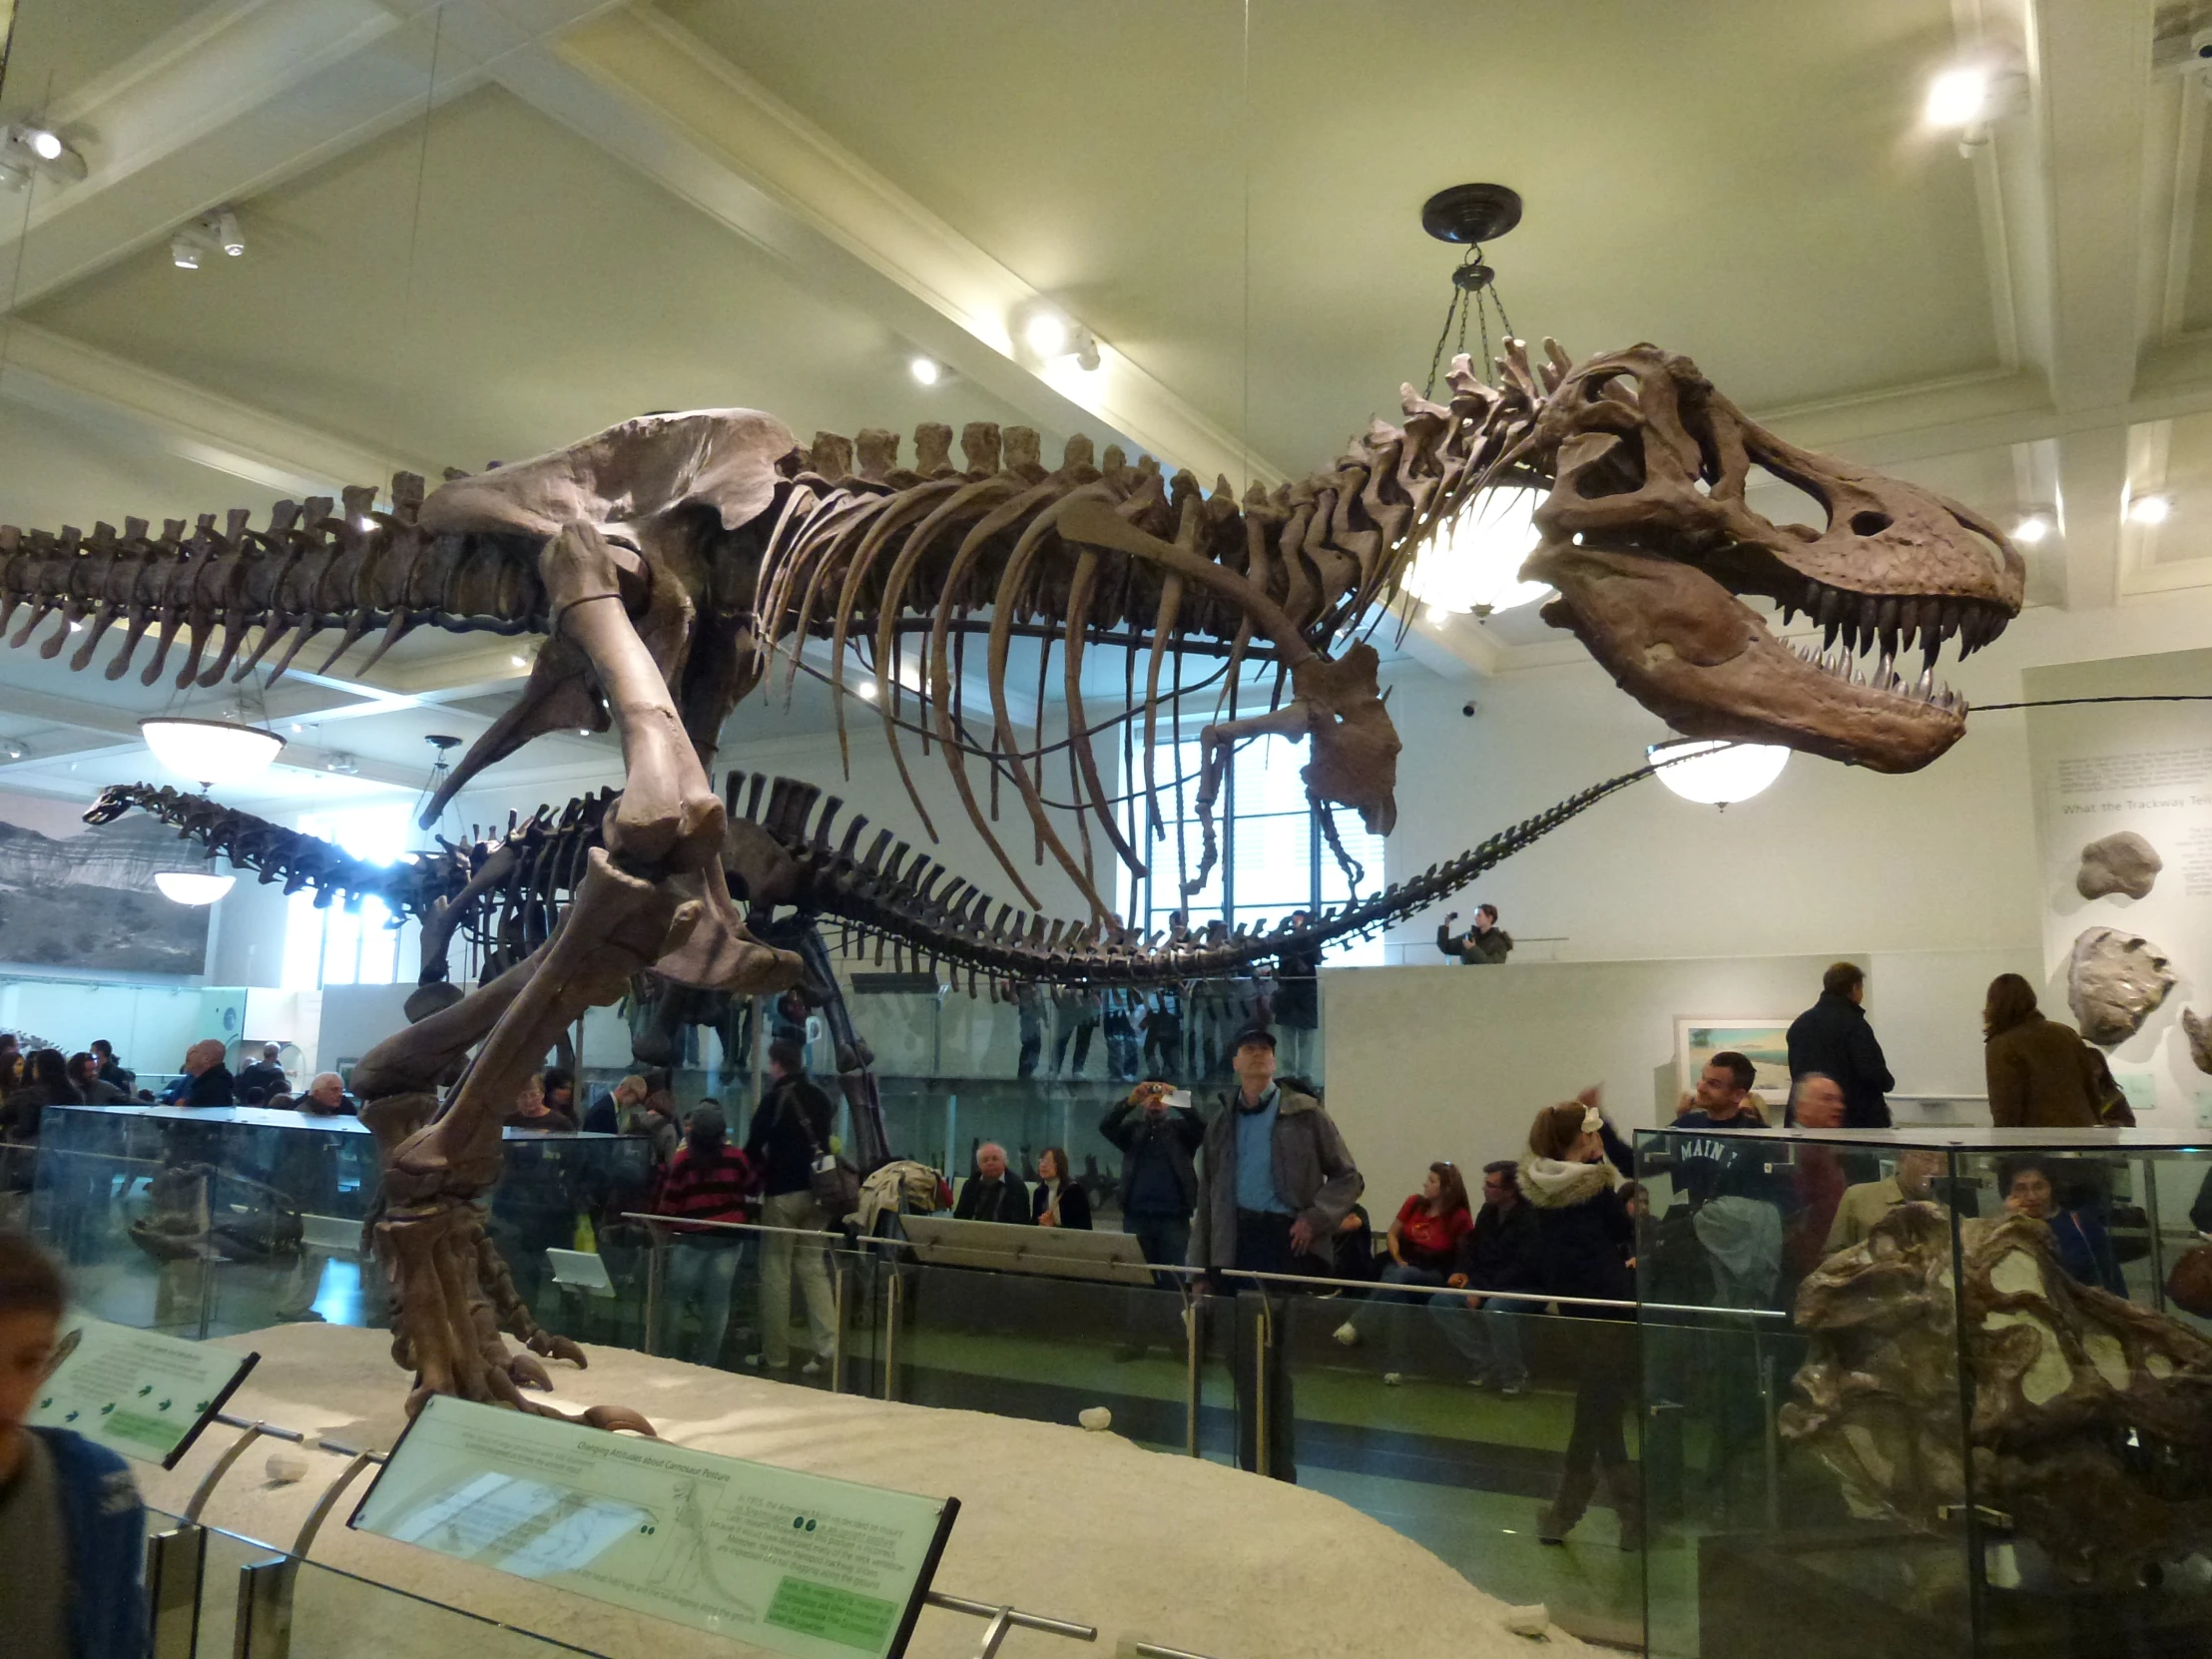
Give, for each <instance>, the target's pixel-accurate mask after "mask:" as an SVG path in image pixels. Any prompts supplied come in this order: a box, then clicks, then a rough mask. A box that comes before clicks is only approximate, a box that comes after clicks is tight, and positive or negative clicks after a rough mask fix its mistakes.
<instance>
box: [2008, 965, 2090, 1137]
mask: <svg viewBox="0 0 2212 1659" xmlns="http://www.w3.org/2000/svg"><path fill="white" fill-rule="evenodd" d="M1981 1031H1982V1036H1983V1038H1984V1039H1985V1046H1984V1047H1983V1049H1982V1062H1983V1065H1984V1068H1985V1070H1986V1073H1987V1076H1988V1079H1989V1121H1990V1122H1991V1123H1992V1124H1994V1125H1995V1126H1996V1127H1997V1128H1999V1129H2095V1128H2097V1127H2099V1126H2100V1125H2101V1124H2102V1123H2103V1121H2104V1119H2103V1116H2102V1113H2101V1110H2100V1103H2099V1101H2098V1099H2097V1083H2098V1081H2100V1079H2099V1077H2098V1074H2099V1073H2100V1072H2102V1071H2103V1070H2104V1066H2103V1057H2102V1056H2101V1055H2099V1054H2097V1053H2096V1052H2095V1051H2094V1050H2093V1049H2091V1048H2090V1047H2089V1045H2088V1044H2087V1043H2085V1042H2083V1041H2082V1040H2081V1033H2080V1032H2078V1031H2076V1030H2075V1029H2074V1028H2073V1027H2072V1026H2070V1025H2062V1024H2060V1023H2059V1022H2058V1021H2057V1020H2054V1019H2045V1018H2044V1017H2043V1015H2042V1012H2041V1011H2040V1010H2039V1009H2038V1008H2037V1007H2036V1006H2035V988H2034V987H2033V986H2032V985H2030V984H2029V983H2028V982H2027V981H2026V980H2025V979H2023V978H2021V977H2020V976H2019V975H2018V974H2016V973H2000V974H1998V975H1997V976H1996V977H1995V978H1994V979H1992V980H1990V981H1989V995H1988V998H1987V1000H1986V1001H1985V1002H1984V1003H1983V1004H1982V1008H1981Z"/></svg>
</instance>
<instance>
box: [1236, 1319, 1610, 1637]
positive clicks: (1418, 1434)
mask: <svg viewBox="0 0 2212 1659" xmlns="http://www.w3.org/2000/svg"><path fill="white" fill-rule="evenodd" d="M1286 1289H1287V1287H1282V1286H1280V1285H1277V1286H1272V1287H1271V1288H1270V1289H1269V1291H1267V1292H1266V1293H1262V1292H1260V1291H1259V1290H1257V1289H1247V1290H1245V1291H1244V1292H1243V1293H1242V1294H1241V1295H1239V1296H1238V1297H1237V1298H1236V1299H1235V1308H1236V1312H1235V1315H1234V1319H1235V1322H1236V1327H1237V1329H1236V1331H1235V1333H1234V1339H1233V1341H1232V1343H1231V1345H1230V1346H1231V1349H1232V1351H1233V1354H1234V1363H1235V1369H1236V1375H1237V1386H1236V1389H1235V1393H1236V1396H1237V1397H1236V1405H1237V1407H1238V1417H1239V1423H1238V1429H1237V1436H1238V1446H1239V1453H1240V1460H1241V1461H1243V1462H1244V1464H1245V1466H1246V1467H1252V1466H1253V1461H1254V1457H1255V1454H1256V1452H1257V1450H1258V1447H1259V1445H1260V1444H1261V1442H1262V1440H1263V1439H1264V1441H1265V1444H1266V1450H1267V1459H1268V1472H1269V1473H1271V1474H1272V1475H1274V1476H1276V1477H1277V1478H1282V1477H1283V1476H1284V1472H1285V1464H1286V1462H1288V1463H1289V1464H1290V1465H1291V1466H1292V1467H1294V1468H1295V1471H1296V1479H1297V1481H1298V1484H1300V1485H1302V1486H1307V1487H1311V1488H1312V1489H1314V1490H1316V1491H1322V1492H1327V1493H1328V1494H1329V1495H1331V1496H1332V1497H1336V1498H1340V1499H1342V1500H1343V1501H1345V1502H1346V1503H1349V1504H1351V1505H1352V1506H1353V1507H1354V1508H1356V1509H1359V1510H1361V1511H1362V1512H1363V1513H1365V1514H1368V1515H1371V1516H1373V1517H1375V1518H1376V1519H1378V1520H1381V1521H1383V1523H1384V1524H1386V1525H1388V1526H1390V1527H1392V1528H1394V1529H1395V1530H1397V1531H1399V1532H1401V1533H1403V1534H1404V1535H1405V1536H1407V1537H1409V1538H1411V1539H1413V1540H1414V1541H1415V1542H1416V1543H1419V1544H1421V1545H1422V1546H1423V1547H1425V1548H1426V1549H1428V1550H1430V1551H1431V1552H1433V1553H1434V1554H1435V1555H1437V1556H1438V1557H1439V1558H1440V1559H1442V1560H1444V1561H1446V1562H1448V1563H1449V1564H1450V1565H1451V1566H1452V1567H1453V1568H1455V1569H1456V1570H1457V1571H1458V1572H1460V1573H1461V1574H1462V1575H1464V1576H1465V1577H1466V1579H1467V1580H1468V1581H1469V1582H1470V1583H1472V1584H1474V1585H1475V1586H1477V1587H1478V1588H1480V1589H1482V1590H1484V1591H1485V1592H1487V1593H1489V1594H1491V1595H1494V1596H1497V1597H1499V1598H1500V1599H1501V1600H1503V1601H1505V1602H1507V1603H1509V1604H1513V1605H1527V1604H1530V1603H1534V1602H1542V1603H1544V1604H1545V1605H1546V1606H1548V1607H1549V1608H1550V1610H1551V1617H1552V1620H1553V1622H1554V1623H1556V1624H1557V1625H1558V1626H1559V1627H1560V1628H1561V1629H1563V1630H1567V1631H1569V1632H1571V1633H1573V1634H1574V1635H1577V1636H1580V1637H1583V1638H1585V1639H1588V1640H1593V1641H1599V1642H1604V1643H1608V1644H1616V1645H1636V1644H1639V1643H1640V1642H1641V1640H1642V1599H1643V1582H1642V1556H1641V1554H1640V1553H1639V1552H1638V1549H1637V1540H1638V1536H1639V1530H1640V1521H1639V1509H1638V1496H1637V1479H1636V1461H1635V1459H1636V1457H1637V1434H1636V1414H1637V1413H1636V1400H1637V1376H1636V1353H1635V1326H1634V1325H1633V1323H1631V1322H1630V1321H1629V1320H1626V1319H1592V1318H1587V1317H1580V1316H1577V1315H1573V1314H1568V1313H1559V1314H1553V1313H1545V1312H1543V1311H1542V1308H1543V1305H1542V1304H1538V1303H1508V1302H1505V1301H1503V1300H1501V1299H1490V1300H1488V1301H1486V1302H1483V1303H1481V1304H1479V1305H1470V1303H1469V1300H1468V1299H1467V1298H1464V1297H1460V1296H1456V1295H1452V1294H1449V1293H1448V1292H1445V1293H1437V1292H1434V1291H1431V1290H1429V1289H1427V1288H1425V1287H1410V1286H1409V1287H1403V1288H1397V1287H1383V1286H1376V1287H1374V1288H1373V1289H1370V1290H1363V1291H1349V1290H1344V1291H1339V1292H1337V1293H1336V1294H1334V1295H1322V1294H1314V1293H1311V1292H1299V1291H1296V1290H1291V1291H1290V1294H1284V1293H1285V1290H1286ZM1263 1307H1265V1309H1266V1312H1267V1316H1268V1317H1267V1319H1266V1325H1267V1328H1268V1329H1267V1336H1266V1338H1265V1339H1263V1337H1262V1335H1261V1326H1262V1313H1263ZM1256 1367H1257V1368H1258V1369H1255V1368H1256ZM1267 1371H1272V1372H1273V1374H1274V1376H1275V1379H1276V1381H1275V1383H1274V1385H1273V1386H1272V1387H1269V1388H1266V1389H1262V1388H1260V1387H1259V1386H1258V1385H1257V1383H1256V1382H1255V1381H1249V1380H1256V1379H1257V1378H1258V1377H1260V1376H1261V1375H1262V1373H1263V1372H1267ZM1554 1529H1556V1530H1557V1531H1558V1532H1560V1533H1562V1534H1563V1535H1564V1537H1565V1540H1566V1542H1565V1545H1564V1546H1563V1547H1553V1546H1550V1545H1547V1544H1546V1542H1545V1541H1544V1538H1545V1536H1546V1535H1547V1534H1548V1533H1550V1532H1552V1531H1553V1530H1554Z"/></svg>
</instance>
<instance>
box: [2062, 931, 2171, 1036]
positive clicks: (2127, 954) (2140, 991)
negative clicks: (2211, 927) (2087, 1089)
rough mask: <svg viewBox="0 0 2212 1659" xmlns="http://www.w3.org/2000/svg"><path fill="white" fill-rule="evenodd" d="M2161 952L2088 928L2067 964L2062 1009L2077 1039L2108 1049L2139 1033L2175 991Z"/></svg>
mask: <svg viewBox="0 0 2212 1659" xmlns="http://www.w3.org/2000/svg"><path fill="white" fill-rule="evenodd" d="M2173 986H2174V976H2173V969H2172V968H2171V967H2169V966H2168V965H2167V962H2166V955H2165V952H2164V951H2162V950H2160V949H2159V948H2158V947H2157V946H2156V945H2154V944H2152V943H2151V942H2150V941H2149V940H2148V939H2146V938H2144V937H2142V936H2141V935H2140V934H2137V933H2123V932H2121V931H2120V930H2119V929H2118V928H2116V927H2089V928H2084V929H2083V930H2082V934H2081V937H2079V938H2078V939H2076V940H2074V946H2073V955H2072V957H2071V958H2070V959H2069V960H2068V962H2067V963H2066V1003H2067V1006H2069V1007H2070V1008H2072V1009H2073V1015H2074V1021H2075V1023H2076V1024H2078V1025H2079V1026H2080V1027H2081V1034H2082V1035H2083V1036H2084V1037H2087V1038H2088V1039H2089V1040H2090V1041H2091V1042H2093V1043H2101V1044H2102V1045H2103V1046H2104V1047H2106V1048H2111V1047H2112V1046H2114V1045H2115V1044H2117V1043H2123V1042H2125V1041H2127V1039H2128V1038H2130V1037H2132V1036H2134V1035H2135V1033H2136V1032H2138V1031H2140V1030H2141V1029H2142V1028H2143V1021H2144V1020H2146V1019H2148V1018H2149V1017H2150V1015H2151V1011H2152V1010H2153V1009H2155V1008H2156V1007H2157V1006H2158V1005H2159V1004H2160V1003H2161V1002H2163V1001H2165V1000H2166V993H2167V992H2168V991H2170V990H2172V989H2173Z"/></svg>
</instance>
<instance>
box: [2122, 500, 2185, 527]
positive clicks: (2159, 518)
mask: <svg viewBox="0 0 2212 1659" xmlns="http://www.w3.org/2000/svg"><path fill="white" fill-rule="evenodd" d="M2173 510H2174V504H2173V499H2172V497H2170V496H2164V495H2138V496H2136V497H2135V499H2134V500H2132V501H2130V502H2129V503H2128V504H2127V517H2128V522H2130V523H2131V524H2163V523H2165V522H2166V520H2167V519H2169V518H2171V517H2172V516H2173Z"/></svg>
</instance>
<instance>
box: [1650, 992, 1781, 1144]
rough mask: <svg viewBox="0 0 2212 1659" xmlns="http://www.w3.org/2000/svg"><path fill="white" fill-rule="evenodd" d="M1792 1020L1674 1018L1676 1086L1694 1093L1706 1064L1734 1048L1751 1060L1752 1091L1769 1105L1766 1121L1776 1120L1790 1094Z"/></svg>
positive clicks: (1778, 1120)
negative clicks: (1752, 1073)
mask: <svg viewBox="0 0 2212 1659" xmlns="http://www.w3.org/2000/svg"><path fill="white" fill-rule="evenodd" d="M1789 1038H1790V1022H1789V1020H1787V1019H1691V1018H1688V1017H1685V1016H1683V1015H1677V1016H1675V1022H1674V1075H1675V1085H1676V1087H1677V1088H1678V1089H1679V1090H1680V1091H1681V1092H1682V1093H1683V1094H1695V1093H1696V1092H1697V1080H1698V1076H1699V1074H1700V1073H1701V1072H1703V1071H1704V1070H1705V1066H1706V1062H1707V1061H1709V1060H1711V1059H1712V1058H1713V1056H1714V1055H1716V1054H1726V1053H1728V1052H1730V1051H1731V1050H1733V1051H1734V1052H1735V1053H1738V1054H1741V1055H1742V1056H1743V1057H1744V1058H1745V1059H1747V1060H1749V1061H1750V1062H1751V1063H1752V1066H1753V1068H1754V1070H1755V1072H1756V1073H1757V1075H1756V1076H1755V1077H1754V1078H1753V1079H1752V1084H1751V1089H1752V1093H1754V1094H1756V1095H1757V1096H1758V1097H1759V1098H1760V1100H1761V1101H1762V1102H1764V1103H1765V1104H1766V1106H1767V1107H1768V1108H1769V1110H1768V1112H1767V1121H1768V1122H1769V1123H1776V1124H1779V1123H1780V1122H1781V1121H1782V1108H1783V1106H1784V1105H1785V1104H1786V1103H1787V1102H1788V1101H1789V1098H1790V1041H1789Z"/></svg>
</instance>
